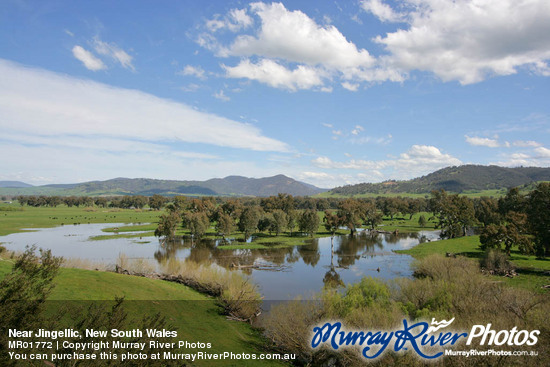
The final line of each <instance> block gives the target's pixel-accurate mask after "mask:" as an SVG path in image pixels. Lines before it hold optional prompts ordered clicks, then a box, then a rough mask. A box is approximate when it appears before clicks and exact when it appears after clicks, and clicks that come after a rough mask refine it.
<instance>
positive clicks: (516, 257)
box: [396, 236, 550, 293]
mask: <svg viewBox="0 0 550 367" xmlns="http://www.w3.org/2000/svg"><path fill="white" fill-rule="evenodd" d="M479 246H480V242H479V236H469V237H459V238H453V239H449V240H441V241H433V242H425V243H421V244H419V245H417V246H415V247H413V248H411V249H409V250H399V251H396V252H399V253H402V254H408V255H411V256H413V257H414V258H417V259H422V258H424V257H426V256H428V255H431V254H441V255H445V254H446V253H447V252H450V253H454V254H457V255H462V256H466V257H469V258H472V259H476V260H478V259H480V258H481V257H482V255H483V251H482V250H481V249H480V247H479ZM510 261H511V262H512V263H513V264H514V265H515V266H516V267H517V273H518V274H519V275H518V276H517V277H514V278H507V277H496V276H495V277H494V278H495V280H497V281H505V282H506V283H507V284H509V285H511V286H516V287H521V288H527V289H531V290H534V291H536V292H539V293H542V292H544V293H548V290H545V289H542V288H541V287H542V286H543V285H547V284H550V275H546V274H548V272H549V271H550V259H540V258H537V257H536V256H532V255H531V256H529V255H522V254H520V253H519V251H518V250H517V249H512V252H511V254H510ZM545 273H546V274H545Z"/></svg>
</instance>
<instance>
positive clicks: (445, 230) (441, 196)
mask: <svg viewBox="0 0 550 367" xmlns="http://www.w3.org/2000/svg"><path fill="white" fill-rule="evenodd" d="M430 208H431V210H432V211H433V213H434V216H436V217H437V218H438V219H439V223H438V224H437V226H438V227H439V228H441V237H442V238H455V237H460V236H465V235H466V229H467V228H468V227H469V226H471V225H472V224H473V223H474V222H475V211H474V205H473V203H472V201H471V200H470V199H468V198H467V197H465V196H460V195H458V194H452V195H449V194H447V192H446V191H445V190H443V189H441V190H440V191H432V198H431V199H430Z"/></svg>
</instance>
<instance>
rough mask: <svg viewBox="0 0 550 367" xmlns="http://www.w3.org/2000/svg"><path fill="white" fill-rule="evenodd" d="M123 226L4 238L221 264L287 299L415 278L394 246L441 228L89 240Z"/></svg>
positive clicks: (73, 252)
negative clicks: (280, 238)
mask: <svg viewBox="0 0 550 367" xmlns="http://www.w3.org/2000/svg"><path fill="white" fill-rule="evenodd" d="M122 225H123V224H116V223H109V224H105V223H102V224H80V225H65V226H61V227H54V228H45V229H34V230H33V231H32V232H31V231H29V232H21V233H14V234H10V235H7V236H1V237H0V242H1V243H3V245H4V246H5V247H6V248H8V249H10V250H17V251H23V250H24V249H25V246H27V245H36V246H37V247H39V248H44V249H51V250H52V253H53V254H54V255H56V256H63V257H65V258H80V259H86V260H90V261H95V262H101V263H105V264H112V265H114V264H115V263H116V261H117V259H118V257H119V254H125V255H126V256H127V258H128V259H133V258H143V259H150V260H151V261H153V262H155V263H158V264H163V263H165V262H166V261H167V260H168V259H170V258H178V259H181V260H185V261H194V262H198V263H203V264H216V265H217V266H220V267H222V268H226V269H232V270H235V269H239V270H238V271H241V272H243V273H245V274H248V275H250V276H251V277H252V279H253V280H254V282H255V283H257V284H258V285H259V287H260V292H261V293H262V295H263V296H264V299H266V300H288V299H293V298H295V297H296V296H301V297H302V299H308V298H310V296H311V295H313V294H314V293H317V292H319V291H320V290H321V289H322V288H323V286H324V285H332V286H335V285H344V284H347V283H352V282H356V281H359V280H360V279H361V278H362V277H364V276H372V277H378V278H382V279H393V278H397V277H411V276H412V270H411V267H410V264H411V262H412V257H411V256H408V255H402V254H397V253H395V252H393V250H402V249H408V248H411V247H413V246H415V245H416V244H418V243H419V242H423V241H431V240H435V239H437V238H438V236H439V231H426V232H419V233H411V234H398V235H395V234H377V235H371V234H369V233H367V232H360V233H358V234H356V235H355V236H349V235H345V236H335V237H334V238H333V239H331V238H330V237H325V238H319V239H308V240H307V244H306V245H301V246H292V247H287V248H282V249H275V248H274V249H261V250H223V249H219V248H218V247H217V245H218V243H219V241H213V240H204V241H200V242H197V241H193V240H192V239H190V238H182V239H179V240H177V241H173V242H168V243H161V242H159V240H158V239H157V238H155V237H143V239H140V238H139V237H136V238H113V239H107V240H99V241H90V240H89V238H90V237H91V236H96V235H105V234H107V233H105V232H102V231H101V230H102V229H103V228H109V227H116V226H122ZM125 233H127V232H125Z"/></svg>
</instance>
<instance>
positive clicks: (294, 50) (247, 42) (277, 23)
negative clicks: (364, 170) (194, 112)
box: [197, 2, 403, 92]
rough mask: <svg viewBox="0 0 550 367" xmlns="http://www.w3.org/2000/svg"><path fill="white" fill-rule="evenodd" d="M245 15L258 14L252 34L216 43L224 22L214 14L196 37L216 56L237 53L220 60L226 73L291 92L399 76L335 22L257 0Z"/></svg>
mask: <svg viewBox="0 0 550 367" xmlns="http://www.w3.org/2000/svg"><path fill="white" fill-rule="evenodd" d="M250 14H251V15H253V16H254V17H256V18H257V19H259V25H258V26H257V27H256V29H255V30H254V32H253V34H248V33H247V34H239V35H237V36H236V37H235V39H234V40H233V41H231V42H229V43H228V44H226V45H222V44H221V43H220V42H219V41H218V39H217V38H216V36H215V31H216V30H217V29H221V28H222V27H225V26H222V24H225V23H224V22H225V21H222V20H220V19H217V21H216V22H214V23H212V21H209V22H207V23H206V28H207V29H208V30H210V33H203V34H201V35H199V37H198V39H197V42H198V43H199V45H201V46H202V47H205V48H207V49H209V50H211V51H213V52H214V53H215V54H216V55H217V56H219V57H229V56H236V57H240V58H241V60H240V61H239V64H238V65H237V66H226V65H223V67H224V69H225V70H226V76H227V77H229V78H247V79H251V80H256V81H258V82H261V83H265V84H268V85H270V86H272V87H275V88H283V89H288V90H292V91H294V90H298V89H316V90H318V91H323V92H330V91H332V87H330V86H328V85H327V84H328V83H330V82H331V81H332V80H333V79H334V78H338V79H340V80H342V83H341V84H342V86H343V87H344V88H347V89H349V90H352V91H355V90H357V89H358V88H359V84H358V83H357V81H374V80H377V81H378V80H403V78H402V76H401V75H400V74H399V73H397V72H396V71H395V70H387V69H386V68H384V67H381V64H378V63H377V61H376V59H375V58H374V57H373V56H372V55H370V53H369V52H368V51H367V50H366V49H361V48H358V47H357V46H356V45H355V44H354V43H353V42H351V41H349V40H348V39H346V37H345V36H344V35H343V34H342V33H341V32H340V31H339V30H338V29H337V28H336V27H335V26H333V25H330V24H325V25H321V24H318V23H317V22H315V20H313V19H311V18H310V17H309V16H308V15H306V14H305V13H303V12H302V11H300V10H295V11H290V10H288V9H286V8H285V6H284V5H283V4H281V3H271V4H265V3H262V2H258V3H252V4H250ZM228 16H229V15H228ZM218 18H220V17H218ZM223 19H225V18H223ZM243 58H244V59H243ZM352 81H353V82H352Z"/></svg>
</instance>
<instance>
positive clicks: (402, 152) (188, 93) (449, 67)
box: [0, 0, 550, 188]
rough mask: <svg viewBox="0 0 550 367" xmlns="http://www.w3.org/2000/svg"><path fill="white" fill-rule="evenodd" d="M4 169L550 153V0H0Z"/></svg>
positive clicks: (9, 174)
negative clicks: (262, 0)
mask: <svg viewBox="0 0 550 367" xmlns="http://www.w3.org/2000/svg"><path fill="white" fill-rule="evenodd" d="M0 157H1V158H0V180H18V181H24V182H27V183H30V184H34V185H41V184H50V183H75V182H84V181H91V180H105V179H110V178H115V177H146V178H156V179H177V180H205V179H209V178H214V177H226V176H229V175H242V176H247V177H266V176H273V175H276V174H284V175H287V176H289V177H292V178H294V179H297V180H300V181H303V182H307V183H310V184H313V185H316V186H319V187H324V188H331V187H335V186H341V185H346V184H354V183H359V182H381V181H384V180H388V179H396V180H404V179H410V178H414V177H419V176H422V175H425V174H428V173H430V172H433V171H435V170H437V169H440V168H443V167H447V166H456V165H461V164H483V165H488V164H494V165H500V166H507V167H516V166H542V167H548V166H550V2H549V1H548V0H454V1H452V0H394V1H390V0H359V1H345V2H343V1H325V0H319V1H284V2H246V1H193V0H182V1H175V0H167V1H161V2H159V1H138V0H135V1H102V0H95V1H55V0H49V1H38V0H37V1H27V0H3V1H2V2H0Z"/></svg>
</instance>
